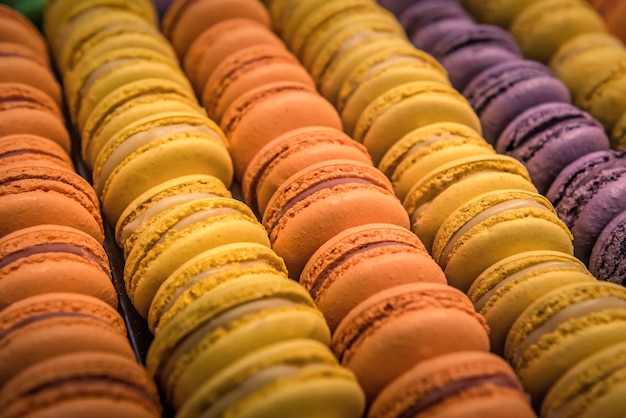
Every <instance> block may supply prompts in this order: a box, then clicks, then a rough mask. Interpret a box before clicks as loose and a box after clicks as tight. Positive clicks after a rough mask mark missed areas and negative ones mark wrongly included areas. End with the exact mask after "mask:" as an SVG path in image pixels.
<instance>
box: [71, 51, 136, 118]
mask: <svg viewBox="0 0 626 418" xmlns="http://www.w3.org/2000/svg"><path fill="white" fill-rule="evenodd" d="M130 60H131V58H118V59H115V60H111V61H109V62H106V63H104V64H102V65H100V66H99V67H98V68H96V69H95V70H94V71H92V72H91V74H89V76H88V77H87V79H85V82H84V83H83V85H82V87H81V88H80V90H79V93H80V96H79V100H78V103H76V104H77V106H78V107H77V111H78V110H79V109H80V104H81V103H80V102H81V100H82V98H83V97H85V95H86V94H87V92H88V91H89V89H90V88H91V85H92V84H93V83H94V82H95V81H96V80H97V79H98V78H99V77H100V76H101V75H102V74H104V73H106V72H108V71H109V70H111V69H112V68H117V67H119V66H120V65H121V64H123V63H124V62H127V61H130ZM77 113H78V112H77Z"/></svg>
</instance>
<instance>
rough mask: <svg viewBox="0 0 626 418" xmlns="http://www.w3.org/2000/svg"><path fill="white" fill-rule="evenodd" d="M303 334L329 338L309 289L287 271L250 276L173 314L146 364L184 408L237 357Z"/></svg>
mask: <svg viewBox="0 0 626 418" xmlns="http://www.w3.org/2000/svg"><path fill="white" fill-rule="evenodd" d="M206 324H209V326H208V327H206V326H204V325H206ZM301 338H306V339H312V340H317V341H319V342H321V343H323V344H326V345H327V344H329V342H330V332H329V331H328V327H327V326H326V323H325V322H324V317H323V316H322V314H321V312H319V311H318V310H317V309H316V308H315V304H314V303H313V301H312V300H311V298H310V296H309V295H308V293H307V291H306V290H305V289H304V288H302V286H300V285H299V284H297V283H295V282H294V281H292V280H286V279H285V277H284V276H283V275H279V274H271V273H266V274H264V275H251V276H247V277H240V278H239V279H237V280H230V281H227V282H225V283H222V284H220V285H218V286H217V287H215V288H214V289H213V290H210V291H208V292H206V293H204V294H203V295H202V296H201V297H200V298H198V299H196V300H194V301H193V302H191V303H190V304H189V305H188V306H187V307H186V308H185V309H184V310H182V311H181V312H180V313H179V314H178V315H176V316H175V317H174V318H172V320H171V321H170V322H168V323H167V324H166V325H164V326H163V327H162V329H160V330H159V332H158V333H157V335H156V337H155V339H154V342H153V343H152V345H151V346H150V349H149V350H148V357H147V359H146V366H147V368H148V371H149V372H150V373H151V374H152V376H153V377H154V378H155V379H156V381H157V382H160V387H161V388H162V390H163V392H164V393H165V396H166V399H167V400H168V402H170V403H171V404H172V405H173V406H174V407H175V408H180V407H181V406H182V405H183V404H184V403H185V402H186V401H187V400H188V399H189V398H190V397H191V396H193V395H194V392H196V393H197V391H198V389H199V388H200V387H201V385H202V384H203V383H204V382H206V381H207V380H209V379H211V378H213V377H214V376H215V375H216V374H217V373H218V372H220V371H222V370H224V369H225V368H226V367H227V366H229V365H230V364H232V363H233V362H235V361H237V360H238V359H241V358H242V357H244V356H246V355H249V354H251V353H253V352H255V351H256V350H259V349H262V348H263V347H267V346H269V345H271V344H275V343H278V342H282V341H286V340H294V339H301Z"/></svg>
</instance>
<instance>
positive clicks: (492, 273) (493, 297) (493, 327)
mask: <svg viewBox="0 0 626 418" xmlns="http://www.w3.org/2000/svg"><path fill="white" fill-rule="evenodd" d="M591 280H595V278H594V277H593V276H592V275H591V273H589V271H588V270H587V268H586V267H585V265H584V264H583V263H582V262H581V261H580V260H578V259H577V258H575V257H573V256H571V255H569V254H566V253H562V252H557V251H549V250H538V251H524V252H520V253H517V254H514V255H512V256H510V257H507V258H504V259H502V260H500V261H498V262H497V263H495V264H493V265H491V266H490V267H488V268H487V269H486V270H485V271H483V272H482V273H481V274H480V275H479V276H478V278H476V280H475V281H474V283H473V284H472V286H471V287H470V288H469V290H468V291H467V295H468V296H469V298H470V299H471V300H472V302H474V306H475V307H476V310H477V311H478V312H479V313H480V314H481V315H483V316H484V317H485V319H486V320H487V323H488V324H489V329H490V333H489V340H490V341H491V351H492V352H494V353H496V354H499V355H502V354H503V353H504V342H505V341H506V337H507V334H508V332H509V329H510V328H511V326H512V325H513V323H514V322H515V320H516V319H517V318H518V317H519V316H520V315H521V314H522V312H524V310H525V309H526V308H527V307H528V306H530V304H531V303H533V302H534V301H535V300H537V299H539V298H540V297H541V296H542V295H544V294H546V293H548V292H549V291H551V290H554V289H557V288H559V287H561V286H563V285H565V284H569V283H576V282H582V281H591Z"/></svg>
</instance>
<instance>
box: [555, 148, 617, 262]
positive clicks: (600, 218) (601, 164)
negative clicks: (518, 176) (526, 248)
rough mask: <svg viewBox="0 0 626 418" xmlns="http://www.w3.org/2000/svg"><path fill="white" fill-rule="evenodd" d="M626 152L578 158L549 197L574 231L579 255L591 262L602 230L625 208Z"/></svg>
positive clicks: (595, 153) (556, 184)
mask: <svg viewBox="0 0 626 418" xmlns="http://www.w3.org/2000/svg"><path fill="white" fill-rule="evenodd" d="M624 155H625V154H624V152H616V151H610V150H608V151H597V152H594V153H591V154H587V155H585V156H583V157H580V158H579V159H577V160H575V161H574V162H572V163H571V164H569V165H568V166H567V167H565V168H564V169H563V170H562V171H561V173H560V174H559V176H558V177H557V178H556V180H555V181H554V183H553V184H552V186H551V187H550V189H549V190H548V193H547V194H546V196H548V198H549V199H550V200H551V201H552V202H553V203H554V206H555V208H556V211H557V213H558V214H559V217H560V218H561V219H563V221H564V222H565V224H566V225H567V226H568V227H569V228H570V229H571V231H572V234H574V248H575V254H576V257H578V258H580V259H581V260H582V261H583V262H585V263H588V262H589V257H590V254H591V250H592V248H593V245H594V244H595V242H596V240H597V239H598V236H599V235H600V233H601V232H602V229H604V227H605V226H606V225H607V224H608V223H609V222H610V221H611V220H613V218H615V217H616V216H617V215H619V214H620V213H621V212H623V211H624V209H626V208H625V204H624V202H625V200H624V193H625V192H626V190H624V180H623V178H624V176H625V175H626V166H625V165H624V162H625V161H626V160H625V159H624Z"/></svg>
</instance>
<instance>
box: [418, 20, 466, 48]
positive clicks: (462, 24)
mask: <svg viewBox="0 0 626 418" xmlns="http://www.w3.org/2000/svg"><path fill="white" fill-rule="evenodd" d="M474 26H476V22H474V21H473V20H468V19H465V18H454V19H444V20H440V21H438V22H435V23H432V24H430V25H427V26H424V27H422V28H420V29H419V30H415V31H413V34H412V35H411V36H410V37H409V39H410V40H411V43H412V44H413V46H415V47H416V48H417V49H421V50H422V51H426V52H428V53H430V51H432V49H433V47H434V46H435V44H436V43H437V42H439V40H440V39H441V38H442V37H443V36H447V35H452V36H453V35H454V34H461V33H463V32H465V31H466V30H470V29H472V28H473V27H474Z"/></svg>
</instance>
